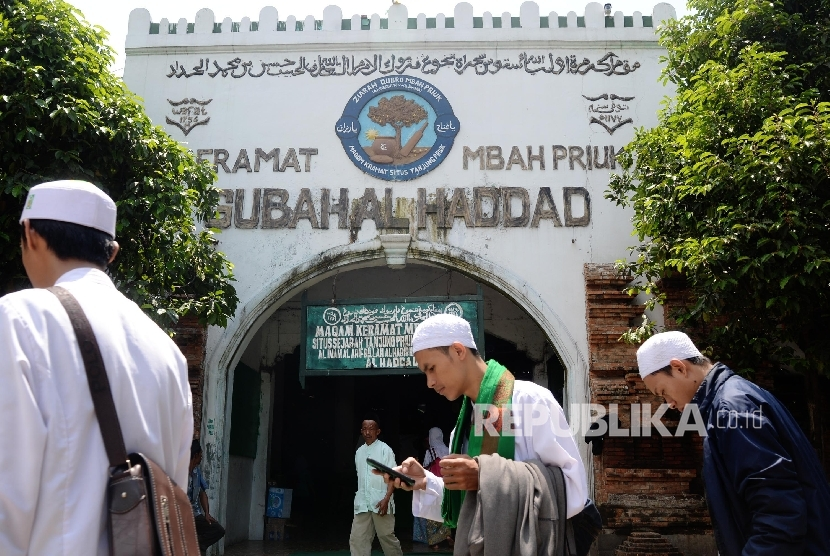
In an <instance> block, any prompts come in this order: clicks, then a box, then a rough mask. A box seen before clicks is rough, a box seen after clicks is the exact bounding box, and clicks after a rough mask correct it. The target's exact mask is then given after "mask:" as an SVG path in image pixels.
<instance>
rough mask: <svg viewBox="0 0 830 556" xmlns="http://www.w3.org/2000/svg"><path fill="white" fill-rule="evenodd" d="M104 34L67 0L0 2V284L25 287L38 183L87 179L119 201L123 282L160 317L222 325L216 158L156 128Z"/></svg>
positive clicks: (228, 294)
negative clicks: (24, 248) (114, 69)
mask: <svg viewBox="0 0 830 556" xmlns="http://www.w3.org/2000/svg"><path fill="white" fill-rule="evenodd" d="M105 38H106V32H105V31H104V30H103V29H101V28H100V27H92V26H90V25H89V24H88V23H87V22H86V21H85V20H83V16H82V15H81V14H80V12H79V11H77V10H76V9H75V8H73V7H72V6H70V5H69V4H67V3H66V2H63V1H62V0H12V1H9V2H4V3H3V4H2V7H0V265H2V268H3V271H2V273H0V274H2V276H3V278H2V279H0V293H4V292H8V291H11V290H12V289H16V288H19V287H21V286H23V285H24V284H25V274H24V271H23V268H22V265H21V263H20V250H19V237H20V233H19V225H18V223H17V219H18V218H19V215H20V211H21V209H22V204H23V201H24V200H25V197H26V193H27V191H28V190H29V188H30V187H31V186H33V185H36V184H38V183H41V182H44V181H48V180H54V179H84V180H87V181H91V182H93V183H95V184H97V185H98V186H99V187H101V188H102V189H103V190H105V191H106V192H107V193H108V194H109V195H110V196H111V197H112V198H113V199H114V200H115V201H116V204H117V205H118V223H117V232H116V235H117V238H116V239H117V240H118V242H119V243H120V245H121V254H120V255H119V256H118V258H117V259H116V262H115V263H114V264H113V265H112V267H111V268H110V272H111V274H112V277H113V279H114V280H115V281H116V283H117V284H118V287H119V288H120V289H121V290H122V291H123V292H124V293H125V294H126V295H128V296H129V297H131V298H132V299H133V300H135V301H136V302H137V303H138V304H139V305H140V306H141V307H143V308H144V309H145V310H146V311H147V312H148V314H150V315H151V316H152V317H153V318H154V319H155V320H156V321H158V322H159V323H160V324H162V325H165V326H169V325H170V324H172V323H173V322H175V321H176V320H177V318H178V316H179V315H183V314H186V313H190V314H193V315H197V316H198V317H199V319H200V320H201V321H202V322H203V323H209V324H216V325H220V326H224V325H225V324H226V322H227V318H228V317H229V316H231V315H232V314H233V313H234V311H235V309H236V303H237V297H236V292H235V290H234V288H233V286H232V285H231V283H230V281H232V280H233V275H232V265H231V264H230V263H229V262H228V261H227V260H226V259H225V257H224V255H222V253H219V252H217V251H216V250H215V249H214V243H215V242H214V239H213V236H212V232H211V231H209V230H206V231H197V229H196V222H197V221H204V220H205V219H206V218H210V217H211V216H212V215H213V214H214V212H215V207H216V205H217V203H218V201H219V197H218V189H216V187H215V186H214V185H213V182H214V180H215V174H214V172H213V170H212V169H211V168H210V167H209V166H208V165H207V164H206V163H198V162H197V161H196V160H195V159H194V157H193V156H192V154H191V153H190V152H188V151H187V150H186V149H185V148H184V147H182V146H181V145H179V144H178V143H177V142H176V141H175V140H174V139H172V138H171V137H170V136H169V135H167V134H166V133H165V132H164V131H163V130H162V129H161V128H159V127H156V126H154V125H153V124H152V123H151V122H150V119H149V118H148V117H147V116H146V115H145V113H144V110H143V108H142V106H141V104H140V101H139V99H138V98H136V97H135V96H134V95H133V94H132V93H130V91H129V90H128V89H127V87H126V86H125V85H124V83H123V82H122V81H121V79H120V78H118V77H116V76H114V75H113V74H112V73H111V72H110V71H109V69H108V68H109V66H110V64H111V63H112V60H113V53H112V51H111V49H110V48H109V47H108V46H106V45H105V43H104V40H105Z"/></svg>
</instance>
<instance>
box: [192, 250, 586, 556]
mask: <svg viewBox="0 0 830 556" xmlns="http://www.w3.org/2000/svg"><path fill="white" fill-rule="evenodd" d="M379 243H380V242H379V241H377V242H366V243H365V244H363V245H359V244H358V245H351V246H349V247H346V248H342V249H340V250H338V252H334V253H324V254H323V255H322V256H321V257H320V258H319V259H317V260H315V261H310V262H309V264H308V265H307V266H304V267H302V268H297V269H295V270H294V271H293V272H292V273H290V275H289V276H285V277H281V280H278V281H275V283H274V285H273V289H271V290H270V291H268V289H267V288H265V289H264V290H263V292H262V295H261V296H260V298H258V299H253V300H252V301H251V302H249V303H248V304H247V305H246V307H245V308H244V309H243V311H242V312H241V318H240V319H239V321H240V322H238V323H237V326H236V327H235V328H233V329H230V328H229V329H228V330H227V331H226V333H225V335H224V336H223V338H222V339H221V340H220V342H219V345H218V346H216V347H215V348H213V350H212V353H213V354H214V357H213V360H211V361H210V364H209V367H208V372H209V374H208V379H207V385H206V400H205V405H206V407H205V422H206V424H207V430H206V433H207V434H206V435H205V437H206V439H207V440H206V444H207V445H208V446H209V448H208V454H207V455H208V460H209V462H208V463H209V466H210V472H211V474H212V477H211V480H212V481H213V483H214V484H215V485H217V486H218V489H217V492H215V495H217V500H216V504H217V505H216V506H215V507H217V508H219V509H220V510H219V511H220V516H221V515H224V517H225V522H226V523H227V526H226V528H227V529H228V537H227V542H228V543H229V544H230V543H233V542H234V541H238V540H243V539H247V538H257V537H258V538H261V534H262V533H261V531H262V515H263V514H264V506H265V492H266V486H267V485H266V482H267V481H268V480H273V481H275V482H277V483H280V484H279V485H278V486H285V487H289V488H292V489H293V490H294V492H295V494H296V498H295V506H294V507H295V510H294V516H297V517H298V518H301V519H305V520H308V522H311V523H315V524H316V525H315V530H316V531H317V534H318V535H319V534H320V533H322V532H324V531H323V530H321V528H320V524H321V523H323V524H326V526H327V527H328V530H330V532H331V534H332V535H333V536H335V537H340V538H341V539H347V538H348V529H347V527H348V524H349V523H350V521H351V513H350V512H351V497H352V496H353V493H354V478H353V475H354V469H353V466H354V463H353V456H354V450H355V449H356V447H357V445H356V442H357V429H358V426H359V423H360V420H361V419H362V416H363V414H364V413H365V412H367V411H372V412H375V413H377V414H379V415H380V416H381V419H382V421H383V422H384V423H383V424H382V428H383V430H384V437H383V439H384V441H386V442H387V443H388V444H390V446H392V447H393V449H395V451H396V456H397V457H398V460H399V461H400V460H402V459H403V458H405V457H407V456H410V455H412V456H415V457H418V458H420V457H422V456H423V449H422V446H421V439H422V438H423V435H424V433H425V432H426V429H427V428H428V427H429V426H440V427H441V428H442V429H443V430H444V432H445V434H446V436H447V437H448V436H449V431H450V430H451V428H452V425H453V424H454V416H455V413H456V411H457V408H456V407H454V406H453V405H452V404H451V403H450V402H447V401H446V400H445V399H443V398H440V397H439V396H437V394H434V393H433V392H431V391H430V390H428V389H427V388H426V387H425V384H424V379H423V377H422V376H420V374H419V373H418V374H412V375H408V376H384V375H381V376H373V377H350V376H342V377H336V378H330V377H325V378H324V377H311V378H309V379H307V384H306V388H305V389H303V388H301V387H300V384H299V381H298V372H299V345H300V342H301V335H300V334H301V327H300V315H299V313H300V302H301V301H300V299H301V295H302V293H303V292H306V294H307V296H308V298H309V299H312V300H327V299H331V298H333V297H336V298H337V299H344V298H369V297H373V298H376V297H382V298H395V297H398V298H404V297H412V296H447V295H448V294H449V295H452V296H456V295H465V294H467V295H469V294H474V293H475V292H476V289H477V287H478V285H479V284H481V286H482V288H483V292H484V299H485V319H484V320H485V326H484V331H485V346H484V348H485V353H486V355H487V356H488V357H495V358H498V359H499V360H501V361H502V362H503V363H505V364H506V365H507V366H508V367H509V368H511V370H512V371H513V372H514V374H516V375H517V378H520V379H524V380H534V381H536V382H537V383H540V384H542V385H544V386H546V387H549V388H550V389H551V390H552V391H554V393H555V395H556V396H557V398H558V399H559V400H560V402H563V405H564V406H565V407H567V406H568V403H570V402H572V401H582V400H584V397H585V386H584V384H583V383H584V382H585V377H586V376H587V371H586V368H587V367H586V365H585V363H584V359H583V358H582V357H581V356H580V354H579V351H578V350H577V349H576V346H575V345H574V343H573V341H572V340H571V339H570V334H568V331H567V330H565V329H564V328H563V327H561V326H555V325H554V324H552V323H556V324H560V323H559V321H558V319H557V318H556V316H555V315H553V314H552V312H551V311H550V309H549V307H548V306H547V304H545V303H544V301H543V300H542V299H541V297H539V296H538V295H535V294H534V292H532V291H529V289H528V288H527V287H526V285H525V284H524V283H523V282H521V281H517V280H515V279H514V277H512V276H511V275H510V273H509V272H508V271H506V270H505V269H499V268H494V265H491V264H488V263H487V262H486V261H483V260H478V259H477V258H476V257H474V256H472V255H471V254H469V253H464V252H460V251H459V250H453V252H449V250H446V251H442V250H441V248H440V246H437V247H436V246H431V248H430V249H428V250H415V249H413V250H410V253H409V260H408V264H407V266H406V270H404V271H401V270H393V269H391V268H387V266H386V260H385V258H384V257H385V255H384V251H383V250H382V249H380V248H379V247H380V245H378V244H379ZM360 247H362V249H361V248H360ZM531 300H533V301H531ZM223 344H224V345H223ZM217 348H218V349H217ZM222 348H224V349H222ZM220 369H225V370H224V372H219V371H220ZM243 377H246V378H243ZM253 406H255V410H252V409H251V407H253ZM245 408H248V410H247V413H246V411H245ZM211 433H212V434H211ZM246 438H247V439H248V445H247V449H246V447H245V439H246ZM251 439H252V442H251ZM586 461H587V460H586ZM397 500H398V501H397V505H398V515H399V526H398V529H399V530H400V531H401V532H404V531H405V530H406V528H407V526H406V523H407V518H408V514H409V499H408V498H407V497H406V496H405V495H402V496H398V497H397ZM292 517H293V516H292ZM301 525H302V522H301ZM403 534H404V535H405V534H406V533H403ZM344 535H345V536H344Z"/></svg>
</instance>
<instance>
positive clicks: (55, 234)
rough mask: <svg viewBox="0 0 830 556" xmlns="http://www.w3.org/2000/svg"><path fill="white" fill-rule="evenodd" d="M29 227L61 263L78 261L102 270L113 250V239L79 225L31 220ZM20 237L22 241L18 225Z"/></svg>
mask: <svg viewBox="0 0 830 556" xmlns="http://www.w3.org/2000/svg"><path fill="white" fill-rule="evenodd" d="M29 227H30V228H31V229H32V230H34V231H36V232H37V233H38V235H39V236H40V237H42V238H43V239H44V240H45V241H46V244H47V245H48V246H49V249H51V250H52V251H53V252H54V253H55V255H56V256H57V257H58V258H59V259H60V260H62V261H65V260H67V259H78V260H81V261H84V262H88V263H92V264H94V265H95V266H100V267H103V268H106V266H107V265H108V264H109V261H110V257H112V253H113V250H114V249H115V244H114V243H113V238H112V236H110V235H109V234H108V233H106V232H102V231H101V230H96V229H95V228H89V227H87V226H81V225H80V224H73V223H72V222H60V221H58V220H44V219H40V218H35V219H32V220H29ZM20 237H21V238H24V228H23V226H22V225H21V226H20ZM24 239H25V238H24Z"/></svg>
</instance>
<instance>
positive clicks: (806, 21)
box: [606, 0, 830, 373]
mask: <svg viewBox="0 0 830 556" xmlns="http://www.w3.org/2000/svg"><path fill="white" fill-rule="evenodd" d="M689 7H690V8H691V9H693V10H695V11H696V13H695V14H694V15H692V16H688V17H686V18H683V19H682V20H680V21H675V22H671V23H669V24H668V25H667V27H666V29H665V30H664V32H663V34H662V38H661V41H662V43H663V44H664V45H665V47H666V48H667V50H668V55H667V58H666V62H667V65H666V68H665V70H664V73H663V78H664V79H665V81H666V82H667V83H669V84H670V85H671V86H674V87H676V96H675V97H674V98H673V99H671V100H670V101H668V103H667V104H666V106H665V108H664V110H662V112H661V114H660V118H659V125H658V126H657V127H655V128H653V129H650V130H645V129H639V130H637V132H636V135H635V139H634V141H633V142H632V143H631V144H630V145H629V146H628V147H627V149H626V153H625V154H624V155H623V157H622V162H623V167H624V172H623V174H622V175H619V176H614V177H613V178H612V181H611V186H610V189H609V192H608V193H607V194H606V197H607V198H609V199H611V200H613V201H616V202H617V203H618V204H620V205H623V206H630V207H632V208H633V211H634V217H633V223H634V228H635V234H636V235H637V236H638V239H639V240H640V241H641V244H640V245H639V246H636V247H634V248H632V255H633V256H632V258H631V259H630V260H629V261H626V262H624V263H621V265H622V266H625V267H627V268H628V270H630V271H631V273H632V274H633V275H634V276H635V277H638V278H639V279H640V281H639V282H638V285H637V286H635V287H634V288H633V290H632V293H634V292H637V291H644V292H648V293H652V294H655V295H656V298H655V299H656V300H657V301H661V300H662V297H661V296H662V295H663V293H664V292H661V290H660V286H661V283H660V280H661V279H663V278H666V277H680V278H682V279H683V280H684V281H685V284H686V285H687V286H688V288H689V289H690V292H691V294H692V299H693V303H692V304H691V305H690V306H689V307H686V308H680V309H678V310H677V312H676V314H675V316H676V317H677V319H678V322H680V323H681V324H683V325H686V326H689V325H692V326H694V325H701V324H707V323H708V325H709V326H706V327H704V329H706V330H709V331H710V332H709V333H708V334H709V335H708V338H706V340H707V344H708V347H709V349H710V350H711V352H712V353H713V354H714V355H716V356H718V357H719V358H723V359H726V360H729V361H731V362H732V363H733V366H735V367H736V368H738V369H740V370H752V369H757V368H759V367H760V366H762V365H764V364H765V363H764V362H765V361H770V360H771V361H776V362H778V363H783V364H790V365H793V366H795V367H796V368H800V369H802V370H805V369H809V370H811V371H813V372H815V371H824V372H825V373H826V372H828V371H830V366H828V363H830V341H828V338H830V253H828V250H830V103H828V101H830V63H829V62H830V47H829V44H828V43H830V40H828V39H830V3H828V2H827V1H826V0H805V1H801V2H795V1H780V0H778V1H776V0H774V1H772V2H770V1H769V0H763V1H762V0H737V1H734V0H733V1H724V0H690V2H689ZM645 329H646V330H647V329H648V327H645ZM642 330H643V329H641V331H642ZM632 335H634V334H632Z"/></svg>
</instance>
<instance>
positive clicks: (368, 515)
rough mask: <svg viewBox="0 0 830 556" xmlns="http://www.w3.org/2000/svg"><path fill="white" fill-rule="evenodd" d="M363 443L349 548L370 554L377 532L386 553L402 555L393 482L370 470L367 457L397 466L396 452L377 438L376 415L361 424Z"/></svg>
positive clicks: (359, 451)
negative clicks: (386, 483)
mask: <svg viewBox="0 0 830 556" xmlns="http://www.w3.org/2000/svg"><path fill="white" fill-rule="evenodd" d="M360 434H361V436H363V440H364V444H362V445H361V446H360V447H359V448H358V449H357V452H356V453H355V457H354V463H355V467H356V469H357V492H356V493H355V495H354V520H353V521H352V532H351V535H350V536H349V550H350V551H351V553H352V556H369V555H370V554H371V552H372V540H374V538H375V534H377V536H378V540H379V541H380V546H381V548H382V549H383V553H384V555H385V556H400V555H402V554H403V552H402V551H401V543H400V541H399V540H398V538H397V537H396V536H395V503H394V501H393V500H392V492H393V491H394V490H395V487H394V485H392V484H391V483H390V484H389V485H385V484H384V482H383V478H382V477H379V476H378V475H375V474H373V473H372V472H371V470H372V467H371V466H370V465H369V464H368V463H367V461H366V460H367V459H372V460H375V461H378V462H380V463H382V464H383V465H386V466H388V467H394V466H395V453H394V452H393V451H392V448H390V447H389V446H388V445H387V444H386V443H385V442H383V441H382V440H378V436H379V435H380V424H379V423H378V418H377V417H376V416H374V415H370V416H368V417H367V418H366V419H364V420H363V424H362V425H361V428H360Z"/></svg>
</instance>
